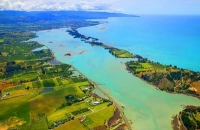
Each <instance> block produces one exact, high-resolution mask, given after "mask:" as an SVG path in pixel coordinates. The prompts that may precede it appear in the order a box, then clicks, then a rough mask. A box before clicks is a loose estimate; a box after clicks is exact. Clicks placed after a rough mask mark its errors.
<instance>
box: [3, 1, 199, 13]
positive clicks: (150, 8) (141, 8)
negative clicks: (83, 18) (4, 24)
mask: <svg viewBox="0 0 200 130" xmlns="http://www.w3.org/2000/svg"><path fill="white" fill-rule="evenodd" d="M0 9H1V10H27V11H31V10H99V11H110V12H123V13H129V14H200V0H0Z"/></svg>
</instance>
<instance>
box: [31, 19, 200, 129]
mask: <svg viewBox="0 0 200 130" xmlns="http://www.w3.org/2000/svg"><path fill="white" fill-rule="evenodd" d="M104 21H108V23H104V24H101V25H98V26H93V27H84V28H80V29H78V30H79V32H81V33H83V34H84V35H86V36H92V37H95V38H99V39H100V40H101V41H102V42H103V43H105V44H107V45H111V46H115V47H117V48H121V49H125V50H128V51H130V52H132V53H134V54H139V55H141V56H143V57H147V58H149V59H150V60H153V61H157V62H160V63H163V64H172V65H177V66H178V67H182V68H187V69H191V70H194V71H199V70H200V64H199V60H200V55H199V53H200V52H199V51H198V50H199V48H200V44H199V42H200V37H199V36H200V17H199V16H141V17H130V18H109V19H106V20H104ZM37 35H38V37H37V38H34V39H32V40H34V41H38V42H39V43H41V44H44V45H46V46H47V47H49V48H50V49H52V51H53V52H54V54H55V57H56V58H57V59H58V60H59V61H62V62H64V63H68V64H72V65H73V66H75V67H76V68H77V69H78V70H80V71H81V72H82V73H84V74H85V75H86V76H87V77H88V78H89V79H91V80H92V81H94V82H96V83H97V84H99V87H101V88H102V89H103V90H105V91H106V92H107V93H109V94H110V95H111V96H112V97H113V98H114V99H115V100H116V101H117V102H118V104H120V105H121V106H124V107H125V109H124V113H125V114H126V116H127V117H128V119H130V120H131V121H132V122H133V124H132V127H133V129H137V130H161V129H162V130H169V129H172V125H171V120H172V116H174V115H176V114H178V113H179V112H180V111H181V110H182V109H183V107H184V105H198V106H199V105H200V100H199V99H197V98H194V97H191V96H186V95H183V94H170V93H166V92H163V91H160V90H157V89H156V88H155V87H154V86H152V85H149V84H147V83H145V82H144V81H142V80H140V79H139V78H137V77H135V76H133V75H131V74H130V73H128V72H127V70H126V67H125V65H124V63H125V62H126V61H129V60H132V59H126V58H125V59H118V58H115V57H113V56H112V55H111V54H110V53H108V51H107V50H105V49H103V48H101V47H97V46H91V45H89V44H87V43H84V42H82V41H81V40H80V39H74V38H73V37H71V36H70V35H69V34H68V33H67V32H66V28H62V29H53V30H45V31H39V32H37ZM49 41H51V42H52V43H49ZM66 53H71V54H72V56H70V57H69V56H64V54H66Z"/></svg>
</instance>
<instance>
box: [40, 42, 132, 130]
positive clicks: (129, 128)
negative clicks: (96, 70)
mask: <svg viewBox="0 0 200 130" xmlns="http://www.w3.org/2000/svg"><path fill="white" fill-rule="evenodd" d="M39 44H41V43H39ZM41 45H43V44H41ZM44 46H46V45H44ZM46 47H47V46H46ZM47 48H48V49H49V50H50V51H51V54H52V57H53V59H52V60H56V61H58V62H60V63H62V64H66V63H63V62H62V61H59V60H57V59H56V57H55V56H54V52H53V51H52V50H51V49H50V48H49V47H47ZM69 65H71V64H69ZM71 67H72V68H73V69H74V70H76V71H77V72H79V73H80V74H81V75H82V76H83V77H84V78H86V79H87V80H88V81H89V83H91V84H92V85H94V87H95V88H97V89H98V90H99V91H101V92H102V93H103V94H104V95H105V96H106V97H108V99H109V100H110V101H111V102H113V104H114V106H115V107H116V108H117V109H118V110H119V111H120V115H121V116H122V119H123V120H124V122H125V124H126V126H127V127H128V130H132V127H131V121H130V120H129V119H128V118H127V117H126V116H125V114H124V112H123V108H122V107H121V106H120V105H118V104H117V102H115V100H114V99H113V98H112V97H110V96H109V94H107V93H106V92H105V91H103V90H102V89H101V88H100V87H99V86H98V85H97V84H96V83H95V82H93V81H92V80H90V79H89V78H87V77H86V76H85V75H84V74H83V73H82V72H80V71H79V70H78V69H77V68H75V67H74V66H73V65H71Z"/></svg>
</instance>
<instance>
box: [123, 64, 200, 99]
mask: <svg viewBox="0 0 200 130" xmlns="http://www.w3.org/2000/svg"><path fill="white" fill-rule="evenodd" d="M124 64H125V66H126V70H127V71H128V73H130V74H132V75H133V76H135V77H137V78H139V79H140V80H142V81H144V82H145V83H147V84H149V85H151V86H153V87H154V88H156V89H157V90H159V91H162V92H166V93H169V94H183V95H187V96H191V97H195V98H198V99H200V96H195V95H192V94H188V93H177V92H170V91H166V90H162V89H160V88H159V87H158V86H156V85H154V84H152V83H151V82H148V81H146V80H144V79H143V78H140V77H138V76H137V75H135V74H133V73H131V71H130V69H129V67H128V66H127V64H126V63H124Z"/></svg>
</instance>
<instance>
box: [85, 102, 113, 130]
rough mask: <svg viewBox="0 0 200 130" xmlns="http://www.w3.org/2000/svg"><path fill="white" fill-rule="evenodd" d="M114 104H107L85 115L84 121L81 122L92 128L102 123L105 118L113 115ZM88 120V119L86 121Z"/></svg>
mask: <svg viewBox="0 0 200 130" xmlns="http://www.w3.org/2000/svg"><path fill="white" fill-rule="evenodd" d="M114 108H115V107H114V106H113V105H112V106H109V107H107V108H105V109H103V110H101V111H98V112H95V113H93V114H91V115H88V116H86V119H87V118H88V119H87V120H85V121H83V123H84V124H85V125H86V126H87V127H89V128H91V129H92V128H94V127H96V126H100V125H104V122H105V120H108V119H109V118H110V117H112V116H113V114H114ZM105 113H106V114H105ZM88 120H90V121H88Z"/></svg>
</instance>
